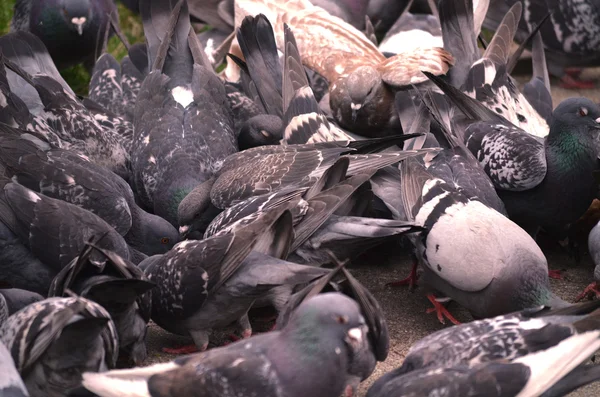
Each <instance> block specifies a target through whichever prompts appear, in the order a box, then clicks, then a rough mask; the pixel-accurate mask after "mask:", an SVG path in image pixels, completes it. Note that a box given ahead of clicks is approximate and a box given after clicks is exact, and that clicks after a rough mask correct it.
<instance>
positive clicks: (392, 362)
mask: <svg viewBox="0 0 600 397" xmlns="http://www.w3.org/2000/svg"><path fill="white" fill-rule="evenodd" d="M584 77H591V78H600V69H598V70H589V71H586V72H585V74H584ZM518 80H519V82H521V83H523V82H525V81H526V80H527V78H518ZM553 83H555V84H556V83H557V82H556V81H554V82H553ZM556 85H557V84H556ZM552 94H553V98H554V100H555V103H554V106H556V105H557V104H558V103H559V102H560V101H561V100H563V99H565V98H568V97H570V96H586V97H588V98H590V99H592V100H593V101H595V102H596V103H599V102H600V90H582V91H573V90H563V89H560V88H558V87H557V88H553V90H552ZM542 248H543V249H544V252H545V253H546V256H547V258H548V263H549V267H550V269H565V271H564V272H563V274H564V279H563V280H552V282H551V283H552V288H553V291H554V292H555V293H556V294H557V295H559V296H560V297H561V298H563V299H565V300H567V301H573V300H574V298H575V297H576V296H577V295H578V294H579V292H581V291H582V290H583V288H585V286H587V285H588V284H589V283H590V282H591V280H592V273H593V268H594V267H593V264H592V262H591V260H590V257H589V255H588V254H587V252H586V248H585V247H584V248H583V249H582V252H583V254H584V255H583V258H582V260H581V262H580V263H578V264H576V263H575V262H574V260H573V259H571V258H569V257H568V256H567V255H566V253H565V252H564V251H563V250H562V249H561V248H560V247H558V246H556V245H553V244H543V246H542ZM377 252H378V253H379V255H377V253H373V252H372V253H370V254H368V255H364V256H363V257H361V258H359V259H358V260H355V261H354V263H353V264H352V266H351V269H352V271H353V273H354V274H355V276H356V277H357V278H358V279H359V280H360V281H361V282H362V283H363V284H364V285H365V286H366V287H367V288H369V290H370V291H371V292H372V293H373V294H374V295H375V297H376V298H377V299H378V301H379V303H380V304H381V306H382V308H383V310H384V312H385V316H386V319H387V322H388V327H389V332H390V338H391V344H390V353H389V356H388V358H387V360H386V361H385V362H383V363H379V365H378V366H377V369H376V370H375V372H374V373H373V375H372V376H371V377H370V378H369V379H367V380H366V381H365V382H364V383H363V384H362V385H361V388H360V393H359V396H364V395H365V394H366V391H367V389H368V387H369V386H370V385H371V383H372V382H373V381H375V380H376V379H377V378H379V377H380V376H381V375H383V374H384V373H386V372H388V371H390V370H392V369H394V368H396V367H398V366H400V365H401V364H402V360H403V359H404V357H405V355H406V353H407V352H408V350H409V348H410V346H411V345H412V344H414V343H415V342H416V341H418V340H419V339H421V338H423V337H424V336H426V335H428V334H430V333H432V332H435V331H437V330H440V329H442V328H443V327H444V325H442V324H440V323H439V322H438V320H437V318H436V317H435V315H433V314H426V310H427V309H428V308H429V307H430V303H429V301H428V300H427V299H426V298H425V295H424V294H423V290H422V289H420V288H417V289H416V290H414V291H409V290H408V289H407V288H390V287H386V286H385V284H386V283H388V282H390V281H393V280H398V279H402V278H404V277H405V276H407V275H408V274H409V272H410V269H411V261H410V256H409V253H408V251H406V250H403V249H401V248H399V247H398V246H389V247H386V249H385V250H381V249H378V250H377ZM448 309H449V310H450V312H451V313H453V314H454V315H455V317H456V318H457V319H458V320H459V321H463V322H466V321H470V320H471V317H470V315H469V314H468V313H467V312H466V311H465V310H463V309H462V308H460V307H459V306H458V305H457V304H455V303H450V304H449V306H448ZM446 326H447V325H446ZM264 327H265V326H264V324H259V325H258V326H256V327H255V330H259V331H260V330H261V329H264ZM225 340H226V338H225V333H217V334H216V335H214V336H213V337H212V338H211V346H212V343H213V342H214V343H216V344H219V343H222V342H223V341H225ZM189 342H190V340H189V339H186V338H181V337H177V336H174V335H171V334H169V333H167V332H165V331H163V330H161V329H160V328H159V327H158V326H156V325H155V324H151V328H150V332H149V336H148V345H149V358H148V360H147V364H151V363H156V362H164V361H168V360H171V359H173V358H174V357H175V356H172V355H169V354H166V353H163V352H162V351H161V348H162V347H165V346H167V347H175V346H179V345H181V344H183V343H189ZM572 396H581V397H583V396H600V382H597V383H596V384H593V385H590V386H588V387H585V388H582V389H580V390H578V391H577V392H575V393H573V394H572Z"/></svg>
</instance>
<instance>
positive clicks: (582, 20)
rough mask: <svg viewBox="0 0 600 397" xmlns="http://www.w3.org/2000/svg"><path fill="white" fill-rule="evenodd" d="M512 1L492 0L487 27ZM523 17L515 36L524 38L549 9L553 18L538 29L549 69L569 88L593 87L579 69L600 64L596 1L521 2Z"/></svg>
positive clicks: (599, 14)
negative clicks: (582, 76) (581, 76)
mask: <svg viewBox="0 0 600 397" xmlns="http://www.w3.org/2000/svg"><path fill="white" fill-rule="evenodd" d="M513 3H515V1H514V0H506V1H494V2H492V3H491V5H490V10H489V13H488V15H487V16H486V19H485V25H484V26H485V27H486V28H487V29H491V30H496V29H497V26H498V23H499V21H500V19H501V18H502V16H503V15H504V13H505V12H506V10H507V9H508V7H510V6H512V5H513ZM523 7H524V19H523V20H522V21H521V23H519V25H518V30H517V32H516V33H517V34H516V36H515V39H516V41H517V42H519V43H523V42H524V41H525V40H526V37H527V35H528V33H529V32H530V31H531V29H532V26H535V25H538V26H539V25H540V23H541V21H542V19H543V17H544V15H545V14H546V13H547V12H548V11H550V12H552V17H551V18H550V20H549V21H548V23H546V24H545V25H544V26H542V28H541V30H540V32H541V35H542V39H543V44H544V49H545V53H546V57H547V59H548V71H549V72H550V74H552V75H553V76H556V77H558V78H560V79H561V82H560V84H561V86H562V87H564V88H571V89H590V88H594V86H595V84H594V82H593V81H586V80H582V79H580V78H579V75H580V74H581V68H585V67H594V66H598V65H600V57H599V56H598V49H600V47H599V45H600V42H599V41H598V39H597V33H596V32H598V31H600V10H599V9H598V3H597V2H596V1H595V0H582V1H573V0H529V1H527V2H524V3H523Z"/></svg>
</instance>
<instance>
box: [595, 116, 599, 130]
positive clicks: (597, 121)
mask: <svg viewBox="0 0 600 397" xmlns="http://www.w3.org/2000/svg"><path fill="white" fill-rule="evenodd" d="M594 121H595V122H596V124H598V126H596V128H600V117H598V118H597V119H596V120H594Z"/></svg>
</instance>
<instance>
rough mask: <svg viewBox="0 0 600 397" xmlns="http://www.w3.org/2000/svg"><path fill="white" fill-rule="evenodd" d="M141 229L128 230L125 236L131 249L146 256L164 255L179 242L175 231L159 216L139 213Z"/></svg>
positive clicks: (143, 212)
mask: <svg viewBox="0 0 600 397" xmlns="http://www.w3.org/2000/svg"><path fill="white" fill-rule="evenodd" d="M140 213H141V214H142V215H141V217H142V218H143V219H142V225H143V226H142V227H140V230H133V228H132V229H130V231H129V233H127V235H126V236H125V239H126V241H127V242H128V243H129V245H131V246H132V247H133V248H135V249H137V250H139V251H140V252H143V253H144V254H146V255H156V254H164V253H165V252H167V251H169V250H170V249H171V248H173V246H174V245H175V244H177V242H178V241H179V233H178V232H177V229H175V227H174V226H173V225H171V224H170V223H169V222H167V221H166V220H165V219H163V218H161V217H160V216H157V215H154V214H150V213H147V212H145V211H140Z"/></svg>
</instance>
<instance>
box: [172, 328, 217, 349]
mask: <svg viewBox="0 0 600 397" xmlns="http://www.w3.org/2000/svg"><path fill="white" fill-rule="evenodd" d="M190 335H191V336H192V339H193V340H194V344H193V345H185V346H181V347H177V348H168V347H165V348H163V349H162V351H163V352H165V353H169V354H190V353H196V352H199V351H200V352H203V351H205V350H206V349H207V348H208V336H209V335H210V330H190Z"/></svg>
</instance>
